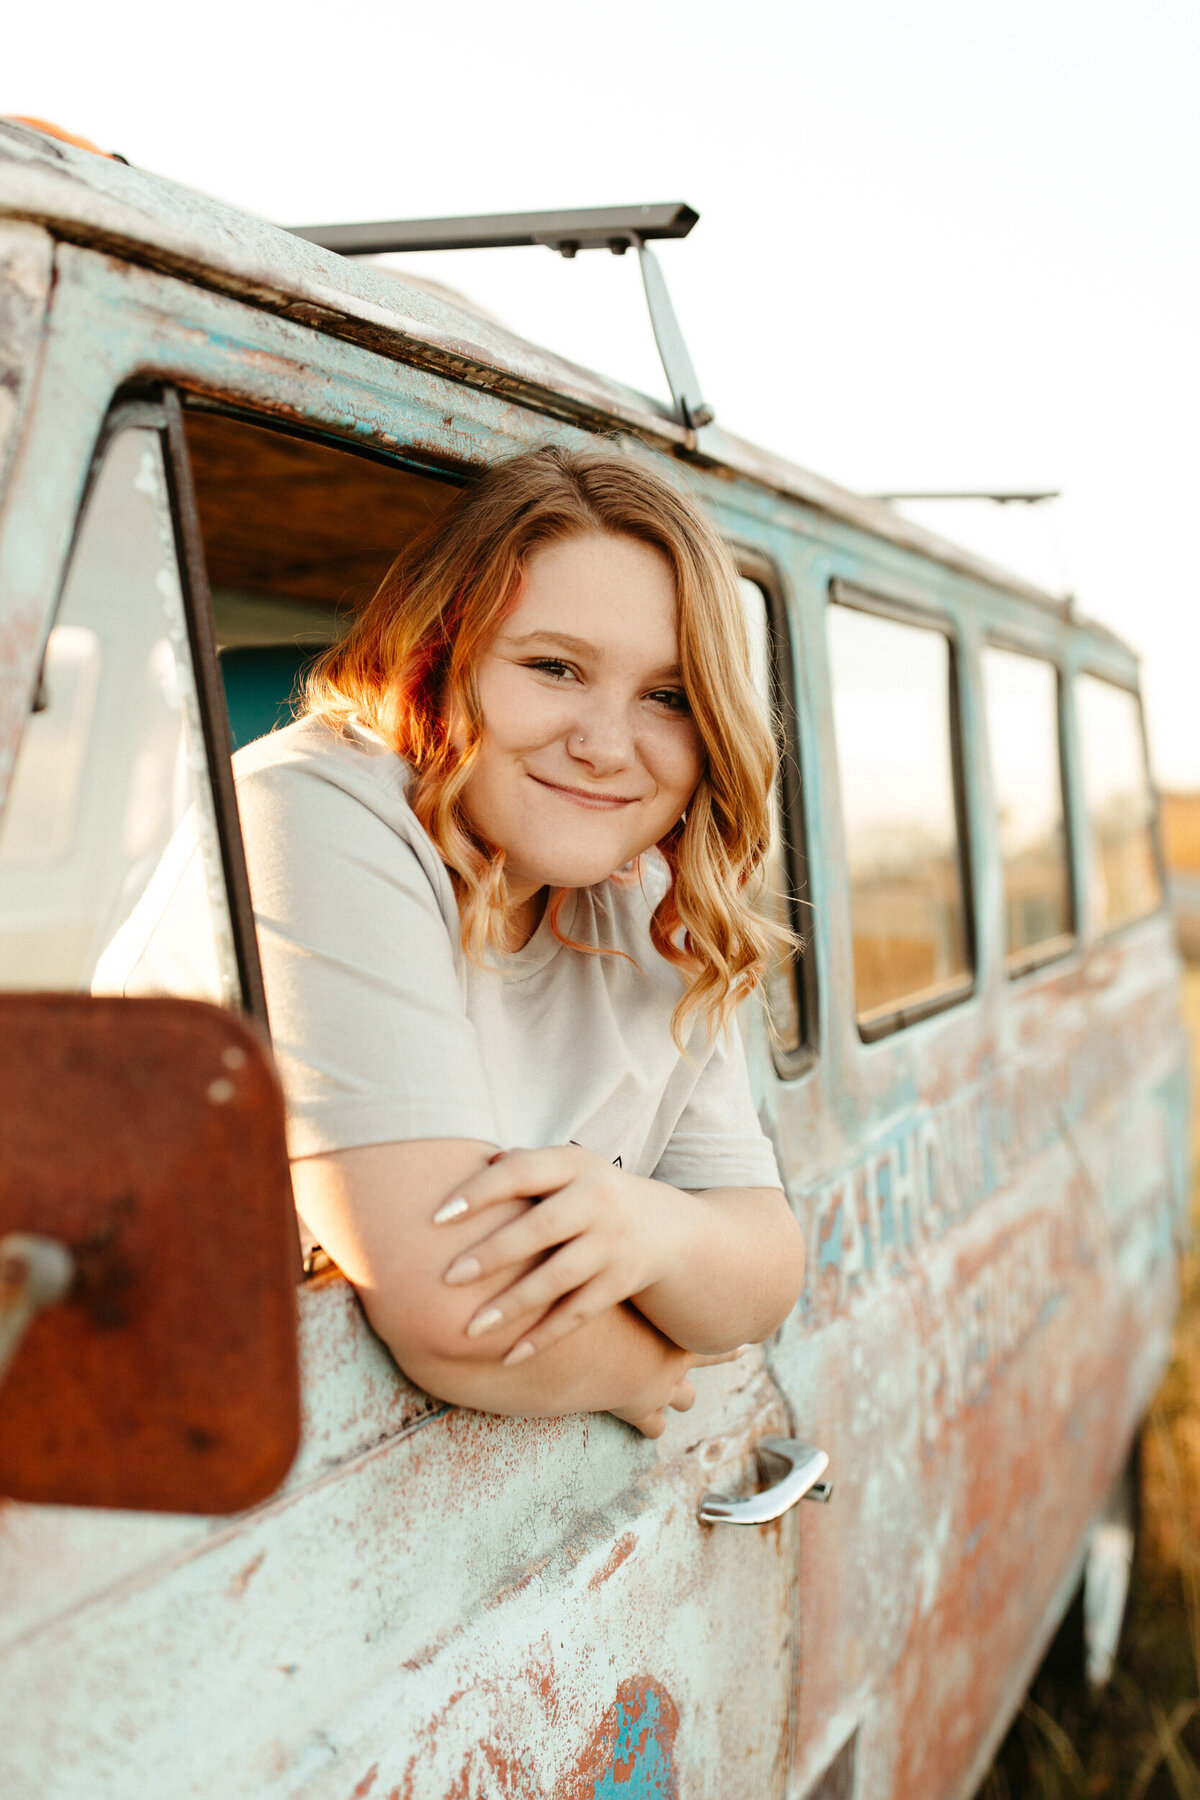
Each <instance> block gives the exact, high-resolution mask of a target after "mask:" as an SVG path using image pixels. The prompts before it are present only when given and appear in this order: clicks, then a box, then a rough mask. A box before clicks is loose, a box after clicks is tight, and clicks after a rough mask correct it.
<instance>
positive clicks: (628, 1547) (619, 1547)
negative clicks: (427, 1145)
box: [588, 1531, 637, 1594]
mask: <svg viewBox="0 0 1200 1800" xmlns="http://www.w3.org/2000/svg"><path fill="white" fill-rule="evenodd" d="M636 1549H637V1538H636V1537H635V1536H634V1534H633V1532H632V1531H626V1532H623V1533H622V1535H621V1536H620V1537H619V1538H618V1539H617V1541H616V1543H615V1544H614V1545H613V1547H612V1553H611V1554H610V1556H609V1558H608V1560H607V1562H606V1563H605V1564H604V1567H603V1568H602V1569H597V1570H596V1573H595V1574H594V1575H593V1576H592V1578H591V1580H590V1581H589V1582H588V1590H589V1592H591V1593H593V1594H594V1593H596V1592H597V1591H598V1590H599V1589H600V1588H602V1587H603V1586H604V1583H605V1582H606V1581H609V1580H611V1578H612V1577H613V1576H614V1575H615V1574H616V1572H617V1570H618V1569H619V1568H620V1566H621V1564H622V1563H623V1562H624V1561H625V1559H626V1558H627V1557H629V1556H632V1555H633V1552H634V1551H635V1550H636Z"/></svg>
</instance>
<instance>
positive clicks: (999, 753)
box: [983, 644, 1076, 975]
mask: <svg viewBox="0 0 1200 1800" xmlns="http://www.w3.org/2000/svg"><path fill="white" fill-rule="evenodd" d="M983 676H984V692H985V697H986V706H987V724H988V743H989V749H990V752H991V767H992V784H993V789H994V795H995V805H996V822H997V835H998V840H999V848H1000V857H1001V862H1002V865H1003V869H1004V920H1005V960H1006V965H1007V968H1008V972H1009V974H1010V975H1019V974H1022V973H1023V972H1024V971H1025V970H1027V969H1030V968H1032V967H1034V966H1035V965H1038V964H1040V963H1043V962H1047V961H1049V960H1050V959H1051V958H1052V957H1055V956H1061V955H1063V954H1064V953H1065V952H1066V951H1067V950H1069V949H1070V948H1071V946H1072V944H1073V943H1074V941H1075V929H1076V928H1075V917H1074V896H1073V892H1072V883H1071V869H1070V858H1069V853H1068V846H1067V830H1066V802H1065V790H1064V785H1063V766H1062V737H1061V723H1060V693H1059V679H1058V671H1057V670H1056V669H1055V667H1054V665H1053V664H1052V663H1050V662H1048V661H1046V660H1045V658H1043V657H1037V656H1030V655H1027V654H1025V653H1024V652H1020V651H1016V650H1008V649H1004V648H1001V647H1000V646H998V645H995V644H989V645H986V646H985V648H984V652H983Z"/></svg>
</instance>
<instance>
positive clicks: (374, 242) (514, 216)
mask: <svg viewBox="0 0 1200 1800" xmlns="http://www.w3.org/2000/svg"><path fill="white" fill-rule="evenodd" d="M699 217H700V215H699V213H698V212H696V211H695V209H694V208H693V207H690V206H688V205H686V204H685V203H684V202H683V201H681V200H678V201H668V202H666V203H664V204H662V205H656V206H594V207H586V208H584V209H582V210H579V211H575V212H554V213H492V214H485V215H483V216H482V217H478V218H463V219H394V220H391V221H378V222H375V223H364V224H359V225H293V226H289V227H288V229H289V230H290V231H291V232H292V235H293V236H294V237H302V238H306V239H307V240H308V242H309V243H311V244H320V245H321V246H322V248H323V249H326V250H336V251H338V252H339V253H340V254H341V255H342V256H382V255H384V254H387V253H391V252H394V251H401V252H406V251H417V250H498V249H511V248H513V247H516V246H519V245H523V244H542V245H544V246H545V247H546V248H547V249H550V250H557V251H558V253H559V255H560V256H565V257H567V258H571V257H574V256H576V255H577V254H578V253H579V251H580V250H609V251H611V252H612V254H613V255H614V256H624V254H625V252H626V250H628V249H630V248H633V249H635V250H636V251H637V253H638V262H639V264H640V266H641V271H642V286H643V287H644V289H645V291H646V305H647V307H648V308H649V310H650V324H651V326H652V327H653V330H654V341H655V343H656V344H657V345H658V353H659V356H660V357H661V358H662V365H663V370H664V372H665V374H666V377H667V384H668V386H669V387H670V389H671V398H672V399H673V400H674V402H675V414H676V417H677V419H678V420H679V423H680V424H681V425H683V426H684V427H685V428H686V429H687V430H691V431H695V430H699V428H700V427H701V426H702V425H711V423H712V421H713V418H714V417H715V414H714V412H713V409H712V407H711V406H710V405H709V404H708V402H707V401H706V400H704V399H703V398H702V397H701V393H700V383H699V382H698V380H697V379H696V371H695V369H694V368H693V366H692V359H691V357H690V356H689V354H688V348H687V344H686V343H685V341H684V336H683V332H682V330H681V329H680V325H679V320H678V318H677V317H676V314H675V308H674V307H673V306H672V304H671V296H670V294H669V293H668V292H667V283H666V279H665V277H664V275H663V272H662V268H661V266H660V265H659V261H658V258H657V257H656V256H655V254H654V252H653V251H652V250H651V249H650V248H649V247H648V243H647V240H648V239H650V238H682V237H686V236H687V235H688V233H689V232H690V231H691V229H692V226H693V225H695V224H696V223H697V221H698V220H699Z"/></svg>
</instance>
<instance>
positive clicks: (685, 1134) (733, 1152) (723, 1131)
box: [654, 1019, 783, 1188]
mask: <svg viewBox="0 0 1200 1800" xmlns="http://www.w3.org/2000/svg"><path fill="white" fill-rule="evenodd" d="M654 1178H655V1180H657V1181H668V1182H670V1183H671V1185H672V1187H679V1188H714V1187H778V1188H781V1187H782V1186H783V1182H782V1180H781V1179H780V1175H779V1165H778V1163H777V1161H776V1159H775V1152H774V1150H773V1149H772V1147H771V1142H770V1139H769V1138H768V1137H767V1136H766V1134H765V1132H764V1131H763V1128H762V1126H761V1125H760V1124H759V1122H758V1113H757V1112H756V1110H755V1106H754V1097H753V1095H752V1094H751V1092H750V1075H749V1071H748V1070H747V1068H746V1051H745V1047H744V1045H743V1043H742V1034H741V1032H740V1030H739V1029H738V1024H737V1020H736V1019H733V1020H731V1021H730V1023H729V1026H728V1027H727V1029H726V1030H724V1031H719V1032H718V1033H717V1035H716V1039H715V1041H714V1043H713V1047H712V1051H711V1053H710V1055H709V1058H708V1061H707V1062H706V1063H705V1065H704V1068H703V1069H702V1070H701V1072H700V1076H699V1078H698V1080H697V1081H696V1084H695V1086H694V1087H693V1089H692V1092H691V1096H690V1098H689V1100H688V1103H687V1105H686V1106H685V1107H684V1109H683V1112H682V1113H681V1114H680V1117H679V1121H678V1123H677V1125H676V1126H675V1129H674V1131H673V1132H672V1133H671V1139H670V1142H669V1143H668V1145H667V1148H666V1150H665V1151H664V1152H663V1154H662V1157H661V1158H660V1160H659V1163H658V1166H657V1168H656V1169H655V1171H654Z"/></svg>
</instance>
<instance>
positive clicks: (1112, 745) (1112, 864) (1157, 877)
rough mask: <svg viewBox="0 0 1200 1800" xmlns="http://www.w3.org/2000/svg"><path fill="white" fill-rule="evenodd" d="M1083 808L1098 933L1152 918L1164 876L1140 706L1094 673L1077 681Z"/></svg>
mask: <svg viewBox="0 0 1200 1800" xmlns="http://www.w3.org/2000/svg"><path fill="white" fill-rule="evenodd" d="M1075 708H1076V715H1077V717H1078V720H1079V736H1080V749H1081V755H1082V759H1083V789H1084V799H1085V803H1086V807H1087V824H1088V844H1089V861H1090V870H1089V875H1090V888H1091V914H1092V923H1093V928H1094V929H1095V930H1096V931H1097V932H1098V933H1100V934H1102V935H1103V934H1106V933H1108V932H1111V931H1116V930H1119V928H1120V927H1121V926H1122V925H1129V924H1132V923H1133V921H1134V920H1135V919H1142V918H1145V917H1146V916H1147V915H1148V914H1150V913H1153V912H1157V911H1158V909H1159V908H1160V907H1161V906H1162V904H1163V878H1162V868H1161V865H1160V862H1159V856H1158V848H1157V844H1156V840H1155V832H1154V795H1153V792H1152V790H1151V787H1150V771H1149V768H1148V767H1147V762H1146V739H1145V733H1144V731H1143V727H1142V707H1141V702H1140V700H1139V699H1138V696H1137V695H1136V694H1135V693H1134V692H1133V691H1132V690H1131V689H1130V688H1124V687H1118V686H1117V684H1116V683H1115V682H1112V681H1105V680H1103V679H1102V678H1101V677H1100V676H1098V675H1080V676H1079V677H1078V679H1077V680H1076V683H1075Z"/></svg>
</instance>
